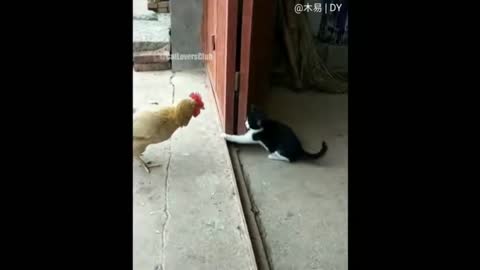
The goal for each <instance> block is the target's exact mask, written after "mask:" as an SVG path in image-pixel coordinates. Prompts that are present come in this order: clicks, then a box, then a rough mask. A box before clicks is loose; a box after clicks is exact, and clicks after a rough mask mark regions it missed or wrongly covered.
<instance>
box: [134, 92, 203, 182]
mask: <svg viewBox="0 0 480 270" xmlns="http://www.w3.org/2000/svg"><path fill="white" fill-rule="evenodd" d="M204 109H205V107H204V105H203V101H202V97H201V96H200V94H198V93H191V94H190V95H189V98H186V99H183V100H181V101H180V102H179V103H178V104H177V105H173V106H168V107H162V106H159V105H158V103H151V104H150V106H149V107H146V108H143V109H140V110H136V109H134V110H133V156H134V158H136V159H137V160H138V161H140V163H141V164H142V165H143V167H144V168H145V170H146V171H147V173H150V168H153V167H159V166H161V165H160V164H158V165H149V164H150V162H145V161H144V160H143V159H142V158H141V155H142V153H143V152H144V151H145V149H146V148H147V147H148V146H149V145H151V144H158V143H161V142H163V141H166V140H168V139H169V138H170V137H171V136H172V134H173V133H174V132H175V131H176V130H177V129H178V128H181V127H184V126H187V125H188V123H189V122H190V119H191V118H192V116H193V117H197V116H198V115H199V114H200V111H201V110H204Z"/></svg>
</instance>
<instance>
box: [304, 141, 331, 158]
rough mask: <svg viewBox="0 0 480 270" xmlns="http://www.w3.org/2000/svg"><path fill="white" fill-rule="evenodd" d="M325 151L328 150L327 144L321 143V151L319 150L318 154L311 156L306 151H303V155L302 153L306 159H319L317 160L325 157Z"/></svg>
mask: <svg viewBox="0 0 480 270" xmlns="http://www.w3.org/2000/svg"><path fill="white" fill-rule="evenodd" d="M327 150H328V146H327V143H326V142H322V149H321V150H320V152H318V153H315V154H311V153H308V152H306V151H303V153H304V155H305V158H306V159H319V158H321V157H323V156H324V155H325V153H327Z"/></svg>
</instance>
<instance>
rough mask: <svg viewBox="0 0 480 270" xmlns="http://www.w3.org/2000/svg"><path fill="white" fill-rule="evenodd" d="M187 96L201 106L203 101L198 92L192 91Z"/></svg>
mask: <svg viewBox="0 0 480 270" xmlns="http://www.w3.org/2000/svg"><path fill="white" fill-rule="evenodd" d="M189 97H190V98H191V99H193V100H195V102H196V103H197V104H199V105H200V106H201V107H203V101H202V96H200V94H199V93H197V92H193V93H191V94H190V95H189Z"/></svg>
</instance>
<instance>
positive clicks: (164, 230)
mask: <svg viewBox="0 0 480 270" xmlns="http://www.w3.org/2000/svg"><path fill="white" fill-rule="evenodd" d="M174 77H175V72H174V71H172V75H171V76H170V85H171V86H172V104H174V103H175V84H174V83H173V78H174ZM171 160H172V141H171V140H170V144H169V147H168V161H167V166H166V169H165V187H164V188H165V196H164V199H165V206H164V209H163V214H164V216H165V222H164V223H163V226H162V263H161V270H165V269H166V267H165V258H166V256H165V253H166V250H165V247H166V246H167V244H166V239H167V225H168V221H169V219H170V212H169V211H168V188H169V184H168V179H169V176H170V162H171Z"/></svg>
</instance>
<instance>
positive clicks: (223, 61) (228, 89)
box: [202, 0, 238, 133]
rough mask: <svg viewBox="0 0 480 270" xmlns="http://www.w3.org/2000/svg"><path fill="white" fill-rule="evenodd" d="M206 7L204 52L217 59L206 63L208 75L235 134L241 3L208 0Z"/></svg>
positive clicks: (226, 124) (229, 128)
mask: <svg viewBox="0 0 480 270" xmlns="http://www.w3.org/2000/svg"><path fill="white" fill-rule="evenodd" d="M203 4H204V5H203V10H204V13H203V15H204V16H203V25H202V31H203V33H202V39H203V40H202V44H203V50H204V52H205V53H206V54H207V55H209V54H211V55H212V56H213V58H212V59H211V60H207V61H206V69H207V75H208V77H209V80H210V85H211V87H212V90H213V92H214V95H215V101H216V104H217V109H218V112H219V115H220V119H221V122H222V125H223V128H224V130H225V132H227V133H233V132H234V108H235V89H234V87H235V60H236V59H235V58H236V57H235V55H236V45H237V19H238V16H237V14H238V0H204V1H203Z"/></svg>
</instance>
